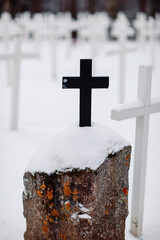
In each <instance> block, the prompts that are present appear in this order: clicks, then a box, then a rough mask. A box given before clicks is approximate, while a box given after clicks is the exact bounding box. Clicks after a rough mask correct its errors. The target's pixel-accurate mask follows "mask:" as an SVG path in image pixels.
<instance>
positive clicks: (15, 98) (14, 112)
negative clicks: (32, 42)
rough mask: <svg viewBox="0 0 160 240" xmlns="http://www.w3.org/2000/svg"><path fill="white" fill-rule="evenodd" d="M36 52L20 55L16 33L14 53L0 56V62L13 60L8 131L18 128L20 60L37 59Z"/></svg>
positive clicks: (18, 37)
mask: <svg viewBox="0 0 160 240" xmlns="http://www.w3.org/2000/svg"><path fill="white" fill-rule="evenodd" d="M38 57H39V56H38V55H37V53H36V52H31V53H27V52H26V53H21V40H20V34H19V33H17V35H16V38H15V52H13V53H12V52H6V53H4V54H0V60H6V61H7V60H13V70H14V71H13V74H12V97H11V119H10V129H12V130H17V128H18V108H19V85H20V62H21V58H22V59H30V58H38Z"/></svg>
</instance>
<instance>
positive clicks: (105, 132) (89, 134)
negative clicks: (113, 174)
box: [25, 124, 129, 174]
mask: <svg viewBox="0 0 160 240" xmlns="http://www.w3.org/2000/svg"><path fill="white" fill-rule="evenodd" d="M128 145H129V143H128V142H127V141H125V140H124V139H123V138H122V137H121V136H120V135H118V134H117V133H116V132H114V131H113V130H111V129H109V128H106V127H105V126H103V125H100V124H93V125H92V127H79V126H77V125H75V126H71V127H69V128H67V129H66V130H64V131H62V132H61V133H58V134H57V135H55V136H54V137H53V138H52V139H51V140H49V141H47V142H46V143H45V144H44V146H42V147H40V149H39V150H38V151H37V152H36V153H35V155H34V156H33V158H32V159H31V161H30V163H29V165H28V166H27V168H26V169H25V172H32V173H34V172H45V173H48V174H51V173H53V172H55V171H69V170H72V169H81V170H83V169H85V168H90V169H92V170H96V169H97V168H98V167H99V166H100V165H101V164H102V163H103V162H104V160H105V159H106V158H107V157H108V155H109V154H110V153H112V154H114V153H115V152H118V151H119V150H121V149H122V148H124V147H125V146H128Z"/></svg>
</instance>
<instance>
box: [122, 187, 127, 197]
mask: <svg viewBox="0 0 160 240" xmlns="http://www.w3.org/2000/svg"><path fill="white" fill-rule="evenodd" d="M122 191H123V192H124V193H125V196H127V195H128V190H127V188H126V187H124V188H123V189H122Z"/></svg>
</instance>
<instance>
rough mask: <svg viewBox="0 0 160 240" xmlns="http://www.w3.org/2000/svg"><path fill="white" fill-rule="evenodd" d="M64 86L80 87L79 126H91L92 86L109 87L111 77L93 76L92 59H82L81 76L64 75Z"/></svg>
mask: <svg viewBox="0 0 160 240" xmlns="http://www.w3.org/2000/svg"><path fill="white" fill-rule="evenodd" d="M62 87H63V88H65V89H66V88H79V89H80V121H79V126H80V127H85V126H91V94H92V91H91V90H92V88H108V87H109V77H92V60H91V59H81V60H80V77H63V84H62Z"/></svg>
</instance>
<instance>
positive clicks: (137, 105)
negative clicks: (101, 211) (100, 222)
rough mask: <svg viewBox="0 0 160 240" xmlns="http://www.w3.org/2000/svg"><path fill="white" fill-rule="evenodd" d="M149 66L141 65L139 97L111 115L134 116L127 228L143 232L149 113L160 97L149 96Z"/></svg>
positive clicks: (137, 233)
mask: <svg viewBox="0 0 160 240" xmlns="http://www.w3.org/2000/svg"><path fill="white" fill-rule="evenodd" d="M151 78H152V67H150V66H148V67H146V66H140V68H139V82H138V84H139V85H138V99H137V101H135V102H132V103H126V104H120V105H119V106H117V107H116V108H115V109H113V110H112V114H111V118H112V119H115V120H124V119H129V118H134V117H136V137H135V159H134V175H133V193H132V212H131V228H130V231H131V233H132V234H133V235H134V236H135V237H140V236H141V235H142V226H143V209H144V194H145V179H146V165H147V146H148V130H149V115H150V114H151V113H156V112H160V99H157V98H156V99H151Z"/></svg>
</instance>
